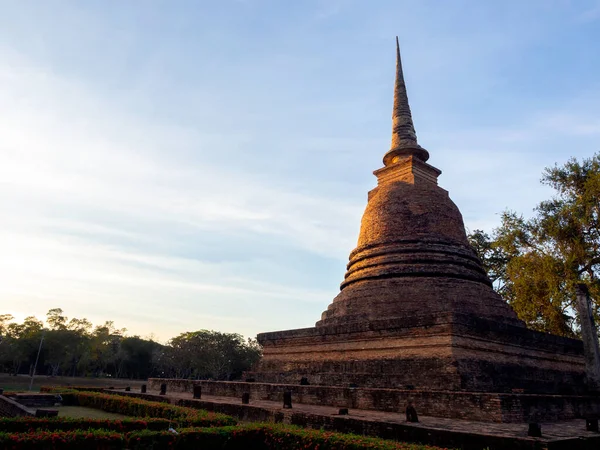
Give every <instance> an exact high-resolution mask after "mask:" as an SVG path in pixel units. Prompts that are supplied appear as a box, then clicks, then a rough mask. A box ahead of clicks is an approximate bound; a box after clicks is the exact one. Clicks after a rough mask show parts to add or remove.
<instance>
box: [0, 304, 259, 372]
mask: <svg viewBox="0 0 600 450" xmlns="http://www.w3.org/2000/svg"><path fill="white" fill-rule="evenodd" d="M45 322H46V323H45V325H46V326H45V327H44V323H43V322H41V321H39V320H38V319H36V318H35V317H27V318H26V319H25V320H24V322H23V323H16V322H14V321H13V317H12V316H10V315H9V314H5V315H0V372H2V371H6V372H10V373H12V374H15V375H16V374H19V373H28V372H30V371H31V369H32V367H33V364H34V362H35V360H36V356H37V352H38V348H39V345H40V341H41V340H42V337H43V340H44V342H43V345H42V352H41V354H40V359H39V364H38V367H37V374H40V375H50V376H60V375H62V376H77V375H80V376H81V375H85V376H93V377H104V378H113V377H114V378H136V379H146V378H149V377H151V376H163V377H172V378H192V377H193V378H197V379H199V378H203V379H208V378H211V379H216V380H230V379H235V378H236V377H240V376H241V374H242V373H243V372H244V371H245V370H249V369H250V367H251V366H252V365H253V364H254V363H256V362H257V361H258V359H259V358H260V355H261V348H260V345H259V344H258V343H257V342H256V340H254V339H248V340H244V338H243V337H242V336H241V335H239V334H234V333H220V332H217V331H209V330H200V331H194V332H187V333H182V334H180V335H179V336H177V337H175V338H173V339H171V341H169V342H168V344H167V345H161V344H159V343H157V342H155V341H153V340H152V339H143V338H141V337H139V336H126V335H125V333H126V331H127V330H125V329H118V328H116V327H115V325H114V324H113V322H111V321H107V322H105V323H104V324H103V325H100V326H96V327H93V325H92V324H91V323H90V322H89V321H88V320H87V319H85V318H84V319H77V318H72V319H69V318H68V317H66V316H65V315H64V314H63V310H62V309H60V308H53V309H51V310H49V311H48V313H47V315H46V321H45ZM3 369H4V370H3Z"/></svg>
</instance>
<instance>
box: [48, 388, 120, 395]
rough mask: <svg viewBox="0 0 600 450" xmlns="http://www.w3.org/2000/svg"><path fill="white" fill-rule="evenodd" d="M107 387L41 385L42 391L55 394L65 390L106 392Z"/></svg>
mask: <svg viewBox="0 0 600 450" xmlns="http://www.w3.org/2000/svg"><path fill="white" fill-rule="evenodd" d="M106 389H111V388H106V387H94V386H41V387H40V392H41V393H46V394H55V393H61V392H65V391H77V392H104V391H105V390H106Z"/></svg>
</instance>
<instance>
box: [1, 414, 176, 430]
mask: <svg viewBox="0 0 600 450" xmlns="http://www.w3.org/2000/svg"><path fill="white" fill-rule="evenodd" d="M169 425H170V421H169V420H168V419H160V418H148V419H144V420H141V419H123V420H111V419H75V418H70V417H2V418H0V432H1V431H4V432H9V433H23V432H29V431H34V430H46V431H75V430H91V429H94V430H98V429H103V430H110V431H118V432H121V433H125V432H130V431H136V430H145V429H148V430H152V431H159V430H167V429H168V428H169Z"/></svg>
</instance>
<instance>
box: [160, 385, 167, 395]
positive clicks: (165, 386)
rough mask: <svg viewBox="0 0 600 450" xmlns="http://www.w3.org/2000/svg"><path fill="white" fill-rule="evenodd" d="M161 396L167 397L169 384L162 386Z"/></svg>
mask: <svg viewBox="0 0 600 450" xmlns="http://www.w3.org/2000/svg"><path fill="white" fill-rule="evenodd" d="M160 395H167V383H162V384H161V385H160Z"/></svg>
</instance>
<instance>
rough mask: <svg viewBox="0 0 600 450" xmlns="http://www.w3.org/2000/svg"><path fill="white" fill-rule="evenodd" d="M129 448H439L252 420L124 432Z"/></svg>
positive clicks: (398, 449) (350, 449)
mask: <svg viewBox="0 0 600 450" xmlns="http://www.w3.org/2000/svg"><path fill="white" fill-rule="evenodd" d="M127 448H128V449H129V450H150V449H154V450H157V449H167V448H168V449H177V450H197V449H199V448H207V449H211V450H248V449H253V450H281V449H286V450H316V449H318V450H365V449H373V450H434V449H435V450H440V449H439V448H438V447H430V446H425V445H419V444H407V443H402V442H395V441H386V440H383V439H376V438H367V437H363V436H356V435H351V434H340V433H333V432H325V431H319V430H305V429H302V428H298V427H295V426H292V425H272V424H251V425H245V426H238V427H221V428H187V429H183V430H180V431H179V433H178V434H174V433H171V432H168V431H136V432H132V433H130V434H129V435H128V436H127Z"/></svg>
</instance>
